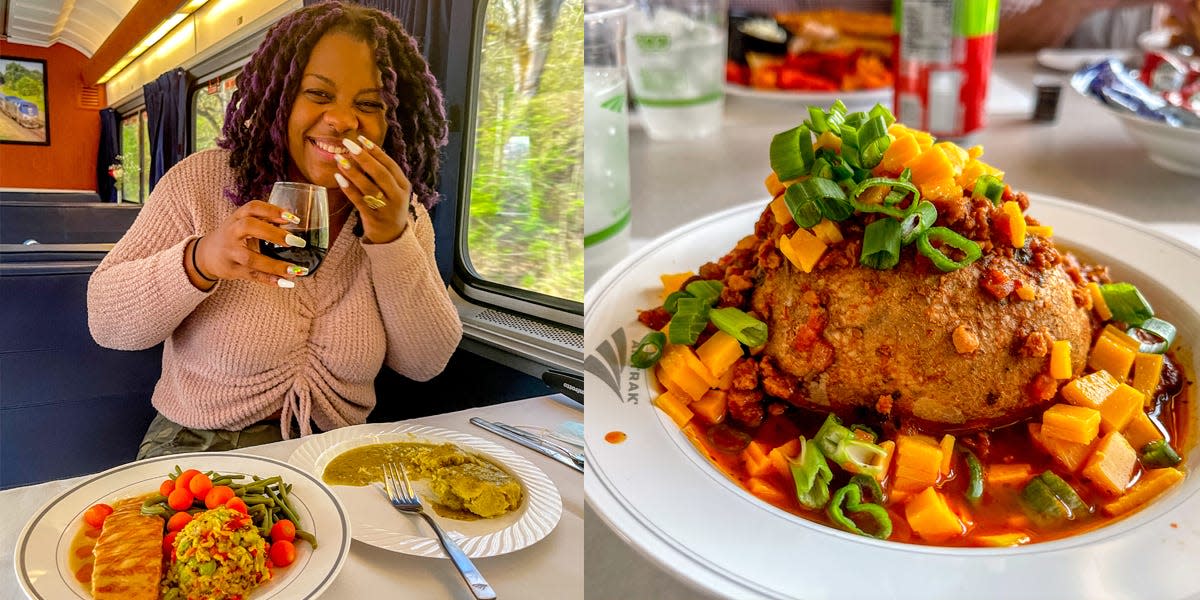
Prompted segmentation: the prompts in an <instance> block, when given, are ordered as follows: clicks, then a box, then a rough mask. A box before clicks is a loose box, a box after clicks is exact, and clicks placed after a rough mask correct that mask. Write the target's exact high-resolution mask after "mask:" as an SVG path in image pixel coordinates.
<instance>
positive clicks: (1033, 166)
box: [585, 54, 1200, 600]
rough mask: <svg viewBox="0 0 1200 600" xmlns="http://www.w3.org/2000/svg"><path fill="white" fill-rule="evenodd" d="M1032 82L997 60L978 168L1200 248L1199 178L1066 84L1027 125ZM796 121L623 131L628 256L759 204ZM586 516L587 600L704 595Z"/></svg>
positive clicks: (780, 114)
mask: <svg viewBox="0 0 1200 600" xmlns="http://www.w3.org/2000/svg"><path fill="white" fill-rule="evenodd" d="M1035 75H1040V76H1050V77H1057V78H1059V79H1061V80H1065V77H1066V75H1064V74H1062V73H1058V74H1050V73H1046V72H1039V71H1038V67H1037V65H1036V63H1035V60H1034V56H1033V55H1032V54H1029V55H1012V56H1001V57H998V58H997V60H996V63H995V68H994V71H993V73H992V78H993V79H992V88H991V89H992V91H995V92H996V93H998V94H1000V95H1001V96H1002V97H1000V96H998V97H993V98H989V101H988V108H989V111H990V112H989V124H988V126H987V128H986V129H984V130H983V131H982V132H980V133H978V134H977V135H975V136H974V138H973V139H972V140H970V143H972V144H981V145H982V146H983V147H984V151H985V152H984V157H983V158H984V160H986V161H987V162H989V163H990V164H993V165H995V166H997V167H998V168H1000V169H1003V170H1004V171H1005V172H1006V175H1005V181H1007V182H1009V183H1011V184H1012V185H1013V186H1014V187H1016V188H1017V189H1019V190H1023V191H1027V192H1036V193H1040V194H1045V195H1050V196H1057V197H1060V198H1064V199H1067V200H1072V201H1075V202H1080V203H1084V204H1089V205H1092V206H1095V207H1098V208H1102V209H1105V210H1108V211H1111V212H1115V213H1119V214H1121V215H1123V216H1125V217H1128V218H1131V219H1134V220H1137V221H1141V222H1143V223H1146V224H1148V225H1150V226H1151V227H1154V228H1155V229H1157V230H1159V231H1162V232H1163V233H1165V234H1168V235H1171V236H1174V237H1176V238H1179V239H1182V240H1184V241H1186V242H1188V243H1190V244H1192V245H1193V246H1196V247H1200V192H1197V190H1200V179H1197V178H1194V177H1188V176H1185V175H1180V174H1177V173H1172V172H1169V171H1165V170H1163V169H1162V168H1160V167H1158V166H1157V165H1155V164H1153V163H1152V162H1150V160H1149V158H1147V156H1146V153H1145V151H1144V150H1142V149H1141V148H1140V147H1139V146H1137V144H1135V143H1134V141H1133V139H1132V138H1130V137H1129V136H1128V135H1127V134H1126V133H1125V131H1124V129H1122V128H1121V126H1120V124H1119V123H1118V121H1117V119H1116V118H1115V117H1113V116H1112V115H1109V114H1106V112H1105V110H1104V109H1103V108H1101V107H1100V106H1097V105H1096V104H1095V103H1093V102H1092V101H1090V100H1088V99H1086V98H1084V97H1082V96H1080V95H1079V94H1077V93H1075V92H1074V90H1072V89H1070V87H1068V86H1065V85H1064V88H1063V90H1062V94H1061V104H1060V106H1059V111H1058V119H1057V120H1056V121H1054V122H1050V123H1038V122H1034V121H1032V120H1031V119H1030V115H1031V110H1032V102H1031V101H1030V99H1031V98H1032V94H1033V90H1034V88H1033V78H1034V76H1035ZM805 118H807V113H806V112H805V111H804V108H803V106H800V105H798V104H795V103H788V102H779V101H763V100H752V99H747V98H740V97H729V98H727V99H726V105H725V116H724V123H723V125H722V128H721V130H720V131H718V132H717V133H716V134H715V135H714V136H712V137H711V138H707V139H703V140H691V141H686V142H656V141H653V140H650V139H649V138H648V137H647V136H646V134H645V132H644V131H643V130H641V129H640V128H639V127H637V126H635V127H633V128H631V130H630V147H629V154H630V183H631V192H632V193H631V196H632V204H633V216H632V225H631V230H632V236H633V237H632V240H631V244H630V247H631V251H634V250H636V249H637V248H639V247H640V246H641V245H644V244H645V243H647V242H649V241H650V240H652V239H655V238H657V237H658V236H660V235H662V234H664V233H666V232H668V231H670V230H672V229H674V228H675V227H677V226H679V225H682V224H684V223H688V222H690V221H693V220H695V219H697V218H699V217H701V216H703V215H706V214H710V213H713V212H716V211H718V210H721V209H724V208H727V207H730V206H735V205H739V204H743V203H745V202H750V201H753V200H755V199H759V198H762V199H764V200H765V198H766V191H765V188H764V187H763V179H764V177H765V176H766V174H767V172H768V165H769V162H768V157H767V151H768V146H769V142H770V140H771V137H772V136H773V135H774V134H776V133H778V132H780V131H784V130H786V129H789V128H791V127H794V126H796V125H797V124H798V123H800V122H801V121H802V120H804V119H805ZM1198 151H1200V149H1198ZM590 281H594V280H589V282H590ZM585 515H586V516H585V520H586V521H587V523H588V527H587V537H586V544H585V555H586V560H587V572H588V577H587V586H586V592H587V597H588V599H589V600H597V599H598V600H610V599H612V600H616V599H623V598H656V599H659V600H683V599H685V598H686V599H689V600H704V599H708V598H712V596H711V595H708V594H705V593H702V592H698V591H697V590H695V589H693V588H692V587H691V586H690V585H689V584H688V583H687V582H686V580H685V578H682V577H680V576H679V575H677V574H676V573H675V572H674V569H673V568H671V566H668V567H667V568H664V567H663V566H661V565H659V564H657V563H655V562H654V561H653V559H651V558H649V557H647V556H644V555H643V554H641V549H640V548H638V547H637V545H636V544H631V543H630V541H629V539H628V536H626V535H625V534H624V533H622V532H619V531H613V530H612V529H610V528H609V527H608V526H607V524H605V523H604V522H603V521H602V520H601V519H600V517H599V516H598V515H597V514H596V513H595V512H594V511H592V510H591V509H588V510H587V511H586V513H585ZM731 551H734V552H735V551H736V541H735V540H731Z"/></svg>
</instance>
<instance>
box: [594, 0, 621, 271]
mask: <svg viewBox="0 0 1200 600" xmlns="http://www.w3.org/2000/svg"><path fill="white" fill-rule="evenodd" d="M628 10H629V4H628V2H627V0H587V1H585V2H584V53H583V57H584V58H583V195H584V202H583V234H584V236H583V246H584V252H585V259H584V286H585V287H586V286H588V285H590V284H592V283H595V280H596V279H597V278H599V276H600V275H603V274H604V272H605V271H607V270H608V269H609V268H610V267H612V265H613V264H615V263H616V262H617V261H619V260H620V259H621V258H622V257H624V256H625V254H626V253H628V251H629V218H630V204H629V113H628V112H627V110H626V105H627V94H628V92H627V88H626V77H625V17H626V14H627V12H628Z"/></svg>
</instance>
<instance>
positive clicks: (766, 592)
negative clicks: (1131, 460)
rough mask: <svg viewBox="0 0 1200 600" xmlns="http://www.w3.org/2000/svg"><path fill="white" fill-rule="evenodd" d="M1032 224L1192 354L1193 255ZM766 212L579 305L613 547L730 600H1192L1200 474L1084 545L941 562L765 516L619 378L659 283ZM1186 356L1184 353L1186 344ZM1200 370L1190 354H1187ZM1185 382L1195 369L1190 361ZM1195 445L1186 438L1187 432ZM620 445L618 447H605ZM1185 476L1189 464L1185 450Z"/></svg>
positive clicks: (1059, 203) (672, 240) (1039, 210)
mask: <svg viewBox="0 0 1200 600" xmlns="http://www.w3.org/2000/svg"><path fill="white" fill-rule="evenodd" d="M1031 197H1032V202H1031V206H1030V208H1029V214H1031V215H1033V216H1035V217H1037V218H1038V219H1039V220H1041V221H1042V222H1043V223H1047V224H1050V225H1053V226H1054V230H1055V238H1056V239H1057V240H1058V241H1059V242H1060V243H1063V244H1064V245H1066V246H1069V247H1070V248H1072V249H1074V250H1077V251H1079V252H1081V253H1083V254H1086V255H1087V256H1088V257H1089V258H1090V259H1092V260H1097V261H1100V262H1103V263H1106V264H1108V265H1109V266H1110V267H1111V272H1112V274H1113V276H1114V278H1115V279H1117V280H1123V281H1129V282H1131V283H1133V284H1135V285H1137V286H1138V287H1139V288H1140V289H1141V290H1142V292H1143V293H1145V295H1146V296H1147V298H1149V299H1150V300H1151V302H1153V305H1154V307H1155V310H1156V311H1157V312H1158V314H1159V315H1161V316H1162V317H1163V318H1165V319H1167V320H1169V321H1171V322H1172V323H1174V324H1175V325H1176V326H1177V327H1178V329H1179V339H1181V340H1185V341H1188V342H1190V343H1191V344H1195V342H1196V341H1197V340H1200V315H1198V314H1197V312H1196V308H1195V307H1198V306H1200V277H1197V276H1196V275H1197V273H1200V252H1197V250H1196V249H1194V248H1191V247H1189V246H1187V245H1185V244H1183V243H1182V242H1179V241H1177V240H1172V239H1170V238H1167V237H1165V236H1163V235H1161V234H1158V233H1155V232H1153V231H1150V230H1148V229H1147V228H1145V227H1144V226H1142V225H1139V224H1137V223H1135V222H1133V221H1130V220H1128V219H1125V218H1123V217H1119V216H1117V215H1113V214H1111V213H1107V212H1103V211H1099V210H1096V209H1093V208H1090V207H1086V206H1082V205H1079V204H1073V203H1070V202H1067V201H1064V200H1057V199H1053V198H1047V197H1043V196H1036V195H1033V196H1031ZM765 204H766V201H765V200H764V201H762V202H755V203H752V204H747V205H743V206H740V207H735V208H732V209H729V210H726V211H723V212H721V213H718V214H715V215H711V216H709V217H706V218H703V219H700V220H698V221H696V222H693V223H691V224H688V225H684V226H682V227H680V228H678V229H676V230H674V231H672V232H671V233H668V234H666V235H664V236H663V237H661V238H659V239H657V240H655V241H654V242H652V243H650V244H649V245H648V246H646V247H644V248H642V249H641V250H640V251H638V252H637V253H636V254H633V255H631V256H629V257H627V258H626V259H625V260H624V261H622V262H621V263H620V264H618V265H617V266H616V267H614V268H613V269H612V270H611V271H609V272H608V274H607V275H606V276H605V277H603V278H602V279H601V280H600V281H598V282H597V283H596V285H595V287H594V288H592V289H591V290H590V291H589V292H588V295H587V296H586V298H585V300H584V301H585V304H586V306H587V307H588V312H587V316H586V317H585V321H584V331H585V345H586V348H587V356H586V360H585V363H584V364H585V371H586V375H585V385H586V386H587V390H588V400H589V402H588V416H587V429H586V435H585V437H586V440H587V460H588V469H587V473H586V474H585V475H586V476H585V478H584V491H585V494H586V499H587V502H588V504H589V506H591V507H592V508H593V509H595V511H596V513H597V514H598V515H599V516H600V517H601V518H602V519H603V520H604V521H606V522H607V523H608V524H609V526H611V527H612V528H613V529H614V530H615V531H616V532H617V533H618V535H619V536H620V537H621V538H622V539H624V540H626V541H628V542H629V543H630V544H631V545H633V546H634V547H636V548H637V549H638V550H639V551H640V552H641V553H642V554H643V555H645V556H647V557H648V558H649V559H651V560H653V561H654V562H655V563H657V564H658V565H659V567H660V568H662V569H665V570H667V571H669V572H673V573H675V574H677V575H678V577H679V578H680V579H682V580H685V581H689V582H691V583H693V584H695V585H697V586H699V587H701V588H703V589H706V590H708V591H709V592H710V593H713V594H716V595H720V596H727V597H731V598H803V599H805V600H816V599H823V598H830V599H832V598H847V597H858V596H863V595H867V596H870V597H871V598H873V599H876V600H886V599H889V598H896V599H900V598H912V597H921V598H926V599H930V600H932V599H939V598H954V599H958V598H967V597H969V598H972V599H980V600H982V599H988V598H997V599H999V598H1055V599H1066V598H1075V597H1083V598H1088V599H1089V600H1100V599H1104V598H1155V599H1156V600H1179V599H1182V598H1196V597H1197V596H1198V595H1200V578H1197V577H1196V576H1195V568H1196V565H1197V564H1200V493H1197V492H1198V490H1200V475H1197V474H1195V473H1192V474H1189V475H1188V477H1187V478H1186V479H1185V480H1184V482H1183V483H1181V484H1179V485H1177V486H1175V488H1173V489H1171V490H1170V491H1168V492H1167V493H1166V494H1165V495H1164V496H1163V497H1162V498H1159V499H1158V500H1156V501H1155V502H1153V503H1152V504H1151V505H1150V506H1148V507H1147V508H1146V509H1144V510H1142V511H1140V512H1137V513H1135V514H1133V515H1131V516H1129V517H1127V518H1125V519H1123V520H1121V521H1118V522H1116V523H1114V524H1111V525H1109V526H1107V527H1103V528H1101V529H1098V530H1096V531H1093V532H1090V533H1086V534H1083V535H1078V536H1074V537H1071V538H1067V539H1064V540H1059V541H1053V542H1046V543H1041V544H1033V545H1030V546H1026V547H1021V548H1006V549H984V548H940V547H929V546H918V545H909V544H900V543H895V542H883V541H879V540H874V539H868V538H864V537H861V536H855V535H851V534H848V533H845V532H842V531H837V530H834V529H831V528H829V527H825V526H823V525H820V524H817V523H814V522H812V521H808V520H806V519H803V518H801V517H798V516H796V515H793V514H791V513H788V512H786V511H783V510H780V509H777V508H775V507H773V506H770V505H768V504H766V503H764V502H762V501H760V500H758V499H757V498H754V497H753V496H751V495H750V494H749V493H748V492H746V491H745V490H743V489H742V488H740V487H739V486H738V485H737V484H735V483H733V482H731V481H729V479H727V478H726V477H725V476H724V475H722V474H721V473H719V472H718V471H717V470H716V469H715V468H713V467H712V465H711V464H710V463H709V462H708V461H707V460H706V459H705V458H703V457H702V456H701V455H700V454H699V453H698V452H697V451H696V450H695V449H694V447H693V446H692V444H691V443H690V442H689V441H688V440H687V439H686V438H685V437H684V435H683V434H682V433H681V432H680V430H679V428H678V427H677V426H676V425H675V424H674V423H673V422H672V421H670V419H669V418H667V417H666V416H664V415H663V414H661V412H660V411H658V410H657V409H656V408H654V407H653V406H652V405H651V404H650V398H651V394H650V393H649V392H648V390H647V387H646V381H645V374H644V372H642V371H639V370H634V369H632V368H630V367H629V366H628V365H627V364H626V362H625V361H626V357H627V356H628V354H629V351H630V350H631V349H632V347H633V345H634V344H636V342H637V341H638V340H639V339H640V338H641V337H642V335H643V334H644V333H645V332H646V331H648V330H647V329H646V328H645V327H644V326H642V325H641V324H639V323H638V322H637V320H636V314H637V309H639V308H640V309H644V308H648V307H651V306H653V305H654V304H656V303H657V302H658V300H659V299H658V290H659V289H660V287H661V286H660V284H659V279H658V276H659V275H660V274H662V273H676V272H680V271H686V270H695V269H696V268H697V267H698V266H699V265H701V264H703V263H704V262H706V261H709V260H715V259H717V258H718V257H720V256H721V255H723V254H724V253H725V252H727V251H728V250H729V249H730V248H732V247H733V246H734V244H735V243H736V242H737V241H738V239H740V238H741V237H743V236H744V235H747V234H748V233H750V232H752V231H753V230H754V222H755V220H756V219H757V217H758V215H759V214H760V212H761V211H762V209H763V207H764V206H765ZM1193 347H1194V346H1193ZM1196 356H1197V357H1200V354H1197V355H1196ZM1188 360H1191V361H1192V363H1191V364H1190V365H1189V367H1190V369H1191V372H1192V373H1196V372H1200V364H1197V362H1196V359H1195V358H1189V359H1188ZM1191 430H1192V436H1193V439H1194V438H1195V436H1196V432H1197V425H1195V424H1193V425H1192V427H1191ZM612 431H621V432H624V433H625V434H626V436H627V438H626V439H625V441H623V442H621V443H616V444H614V443H609V442H606V441H605V434H607V433H609V432H612ZM1188 460H1189V462H1188V463H1187V464H1189V465H1196V464H1198V463H1200V449H1197V447H1196V445H1195V444H1193V445H1192V446H1191V451H1190V456H1189V458H1188Z"/></svg>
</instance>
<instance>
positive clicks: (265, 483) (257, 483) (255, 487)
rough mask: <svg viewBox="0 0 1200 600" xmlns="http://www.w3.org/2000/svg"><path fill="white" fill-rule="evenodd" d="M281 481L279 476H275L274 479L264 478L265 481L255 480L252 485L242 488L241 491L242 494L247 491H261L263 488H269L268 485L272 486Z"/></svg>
mask: <svg viewBox="0 0 1200 600" xmlns="http://www.w3.org/2000/svg"><path fill="white" fill-rule="evenodd" d="M282 479H283V478H281V477H280V476H278V475H276V476H274V477H268V478H266V479H259V480H256V481H255V482H254V483H251V484H249V485H246V486H245V487H243V488H242V491H243V492H249V491H251V490H258V489H261V488H265V487H267V486H269V485H272V484H275V483H279V482H280V481H282Z"/></svg>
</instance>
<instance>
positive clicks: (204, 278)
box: [192, 236, 217, 283]
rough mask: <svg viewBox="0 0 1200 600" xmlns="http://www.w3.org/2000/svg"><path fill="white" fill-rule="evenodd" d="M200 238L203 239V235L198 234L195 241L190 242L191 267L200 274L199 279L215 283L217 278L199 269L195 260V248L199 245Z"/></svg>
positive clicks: (198, 264)
mask: <svg viewBox="0 0 1200 600" xmlns="http://www.w3.org/2000/svg"><path fill="white" fill-rule="evenodd" d="M202 239H204V236H200V237H198V238H196V241H194V242H192V268H193V269H195V270H196V274H197V275H199V276H200V279H203V280H205V281H208V282H211V283H216V282H217V280H216V279H213V278H212V277H209V276H208V275H205V274H204V272H203V271H201V270H200V263H198V262H196V248H197V247H199V246H200V240H202Z"/></svg>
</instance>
